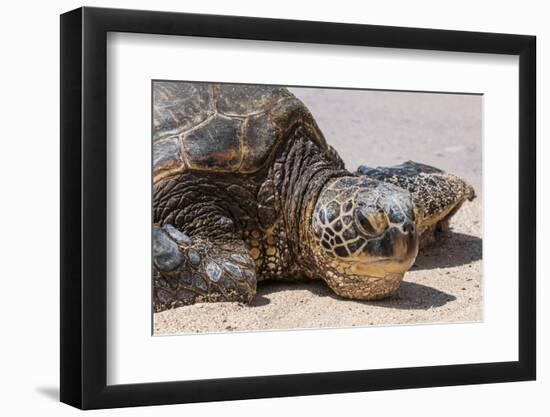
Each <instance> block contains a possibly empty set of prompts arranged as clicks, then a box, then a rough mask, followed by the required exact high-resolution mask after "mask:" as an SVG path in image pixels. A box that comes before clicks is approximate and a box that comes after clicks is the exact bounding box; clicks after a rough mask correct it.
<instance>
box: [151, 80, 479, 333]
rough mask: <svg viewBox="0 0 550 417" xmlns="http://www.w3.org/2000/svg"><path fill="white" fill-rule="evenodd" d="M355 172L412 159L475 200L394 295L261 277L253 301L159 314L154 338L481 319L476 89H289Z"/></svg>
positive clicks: (463, 210)
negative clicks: (454, 181)
mask: <svg viewBox="0 0 550 417" xmlns="http://www.w3.org/2000/svg"><path fill="white" fill-rule="evenodd" d="M293 92H294V93H295V94H296V95H297V96H298V97H300V98H301V99H302V100H303V101H304V102H305V103H306V104H307V105H308V107H309V108H310V109H311V111H312V113H313V114H314V116H315V118H316V120H317V122H318V124H319V126H320V127H321V129H322V131H323V132H324V134H325V136H326V137H327V140H328V142H329V143H330V144H331V145H333V146H334V147H335V148H336V149H337V150H338V152H339V153H340V155H341V156H342V158H343V159H344V161H345V162H346V166H347V167H348V169H350V170H354V169H355V167H356V166H357V165H359V164H368V165H372V166H376V165H392V164H396V163H400V162H403V161H405V160H408V159H412V160H415V161H418V162H423V163H427V164H431V165H435V166H437V167H440V168H442V169H445V170H447V171H449V172H453V173H455V174H458V175H460V176H462V177H463V178H465V179H466V180H468V181H469V182H470V183H471V184H472V185H473V186H474V187H475V189H476V192H477V194H478V198H477V199H476V200H474V201H473V202H471V203H465V204H464V205H463V207H462V208H461V210H460V211H459V212H458V213H457V215H456V216H455V217H454V218H453V219H452V221H451V230H450V231H449V232H447V233H446V234H445V235H444V236H443V239H442V240H441V241H439V242H438V243H437V244H436V245H434V246H433V247H431V248H429V249H427V250H425V251H423V252H421V253H420V254H419V256H418V257H417V260H416V262H415V264H414V265H413V267H412V268H411V270H410V271H409V272H407V274H406V275H405V279H404V281H403V283H402V285H401V288H400V290H399V292H398V294H396V295H395V296H393V297H392V298H389V299H387V300H384V301H376V302H364V301H354V300H346V299H342V298H339V297H338V296H336V295H334V294H333V293H332V291H331V290H330V289H329V288H328V287H327V286H326V284H325V283H324V282H323V281H307V282H261V283H259V285H258V293H257V295H256V298H255V300H254V302H253V303H252V305H243V304H239V303H228V302H226V303H201V304H196V305H193V306H186V307H180V308H177V309H173V310H169V311H164V312H161V313H156V314H155V315H154V325H153V327H154V334H155V335H168V334H178V333H179V334H181V333H190V332H191V333H202V332H224V331H252V330H276V329H296V328H321V327H354V326H357V327H364V326H380V325H399V324H419V323H451V322H470V321H479V320H482V316H483V303H482V293H483V288H482V190H481V184H482V180H481V168H482V167H481V165H482V164H481V161H482V157H481V131H482V129H481V105H482V98H481V97H480V96H473V95H448V94H415V93H396V92H380V91H371V92H364V91H351V92H350V91H341V90H310V89H293Z"/></svg>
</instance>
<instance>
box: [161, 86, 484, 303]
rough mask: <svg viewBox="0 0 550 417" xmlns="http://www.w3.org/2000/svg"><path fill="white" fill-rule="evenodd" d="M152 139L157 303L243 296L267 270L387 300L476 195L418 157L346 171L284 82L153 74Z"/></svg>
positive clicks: (350, 295)
mask: <svg viewBox="0 0 550 417" xmlns="http://www.w3.org/2000/svg"><path fill="white" fill-rule="evenodd" d="M152 135H153V138H152V139H153V230H152V240H153V299H154V310H155V311H161V310H165V309H168V308H173V307H177V306H180V305H186V304H192V303H195V302H198V301H241V302H250V301H251V300H252V299H253V297H254V294H255V293H256V285H257V282H258V281H262V280H267V279H304V278H306V279H307V278H321V279H324V280H325V281H326V283H327V284H328V285H329V287H330V288H331V289H332V290H333V291H334V292H335V293H336V294H338V295H340V296H342V297H347V298H352V299H361V300H374V299H381V298H384V297H388V296H390V295H392V294H394V293H395V292H396V291H397V290H398V288H399V285H400V282H401V280H402V279H403V275H404V273H405V272H406V271H407V270H408V269H409V268H410V267H411V266H412V264H413V262H414V260H415V258H416V256H417V253H418V250H419V246H421V243H422V242H423V241H430V240H432V239H433V236H434V234H435V233H436V232H437V230H439V229H441V228H443V227H445V225H446V224H447V223H448V220H449V218H450V217H451V216H452V215H453V214H454V213H455V212H456V210H457V209H458V208H459V207H460V205H461V204H462V203H463V202H464V201H465V200H467V199H470V200H471V199H473V198H474V196H475V193H474V190H473V188H472V187H471V186H470V185H468V184H467V183H466V182H464V181H463V180H462V179H460V178H458V177H456V176H454V175H451V174H447V173H444V172H443V171H441V170H439V169H436V168H433V167H430V166H427V165H423V164H419V163H415V162H405V163H404V164H402V165H399V166H395V167H389V168H380V167H378V168H369V167H366V166H361V167H359V169H358V170H357V171H356V172H354V173H351V172H350V171H348V170H346V168H345V166H344V163H343V162H342V160H341V159H340V157H339V156H338V154H337V153H336V151H335V150H334V149H333V148H332V147H331V146H329V145H328V144H327V142H326V141H325V138H324V136H323V134H322V132H321V131H320V129H319V127H318V126H317V124H316V122H315V120H314V119H313V116H312V115H311V113H310V112H309V110H308V109H307V108H306V107H305V105H304V104H303V103H302V102H301V101H300V100H298V99H297V98H296V97H295V96H294V95H293V94H291V93H290V92H289V91H288V90H287V89H285V88H282V87H273V86H259V85H238V84H211V83H198V82H172V81H170V82H169V81H154V82H153V133H152Z"/></svg>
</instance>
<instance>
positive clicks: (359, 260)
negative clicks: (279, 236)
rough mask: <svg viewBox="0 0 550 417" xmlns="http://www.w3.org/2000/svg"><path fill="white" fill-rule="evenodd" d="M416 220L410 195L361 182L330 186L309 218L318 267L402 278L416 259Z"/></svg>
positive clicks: (357, 179) (388, 186)
mask: <svg viewBox="0 0 550 417" xmlns="http://www.w3.org/2000/svg"><path fill="white" fill-rule="evenodd" d="M418 220H419V219H418V217H417V214H416V212H415V210H414V205H413V202H412V199H411V195H410V193H409V192H407V191H405V190H403V189H401V188H399V187H395V186H393V185H391V184H385V183H382V182H380V181H375V180H371V179H369V178H364V177H344V178H339V179H336V180H333V181H332V182H330V183H329V184H328V185H327V186H326V187H325V188H324V189H323V191H322V192H321V194H320V196H319V199H318V201H317V204H316V206H315V209H314V211H313V216H312V231H313V235H314V240H315V242H316V244H317V246H318V247H317V251H316V252H317V253H318V256H317V258H318V261H319V262H321V263H323V264H324V265H325V266H327V267H329V268H333V269H335V270H337V271H339V272H341V273H346V274H349V275H350V276H351V275H355V276H368V277H384V276H385V275H386V274H388V273H398V274H399V273H404V272H405V271H406V270H407V269H408V268H410V266H411V265H412V263H413V262H414V259H415V258H416V255H417V252H418V234H417V233H416V222H417V221H418Z"/></svg>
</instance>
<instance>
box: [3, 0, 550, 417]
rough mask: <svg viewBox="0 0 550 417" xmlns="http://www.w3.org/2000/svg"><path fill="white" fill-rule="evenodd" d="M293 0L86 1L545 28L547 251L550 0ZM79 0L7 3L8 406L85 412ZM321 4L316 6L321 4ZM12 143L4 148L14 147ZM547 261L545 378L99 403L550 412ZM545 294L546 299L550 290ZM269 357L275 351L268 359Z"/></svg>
mask: <svg viewBox="0 0 550 417" xmlns="http://www.w3.org/2000/svg"><path fill="white" fill-rule="evenodd" d="M310 3H311V5H308V4H307V2H296V1H292V0H289V1H286V0H279V1H273V2H258V1H254V0H250V1H245V0H234V1H231V2H224V1H222V0H218V1H216V0H203V1H200V2H186V3H184V2H179V1H168V0H157V1H155V2H152V1H139V0H133V1H132V0H128V1H119V2H115V1H94V0H89V1H88V2H87V5H89V6H104V7H123V8H138V9H158V10H168V11H181V12H198V13H215V14H233V15H249V16H265V17H280V18H292V19H308V20H325V21H340V22H354V23H370V24H380V25H395V26H416V27H429V28H441V29H461V30H474V31H492V32H509V33H521V34H532V35H537V37H538V40H537V42H538V70H537V71H538V74H539V78H538V89H537V93H538V120H539V122H538V123H539V124H538V138H539V145H540V146H539V150H538V162H539V164H538V166H539V182H538V184H539V185H538V190H539V199H538V208H539V229H538V236H539V250H538V253H539V259H540V258H542V256H543V255H544V254H545V253H547V252H548V250H550V244H549V243H550V238H549V237H548V236H550V221H549V220H548V217H546V218H543V217H542V216H540V213H544V212H548V211H549V210H550V200H549V194H548V192H546V193H545V194H542V191H543V184H544V183H545V180H548V179H549V175H550V168H548V166H547V167H542V166H541V165H542V163H541V162H542V161H543V160H544V159H543V158H546V159H547V158H549V157H550V148H549V146H548V144H546V143H542V140H541V138H543V137H545V136H548V134H549V127H548V126H549V124H548V122H547V120H542V117H541V115H542V114H544V110H546V107H547V106H546V104H547V103H548V97H550V91H549V89H550V87H549V83H548V82H547V80H545V79H544V77H541V75H542V74H543V73H544V72H546V73H548V67H549V65H548V64H549V59H550V48H549V47H548V45H549V43H550V27H549V26H548V22H547V18H545V16H547V13H545V7H544V6H545V4H544V2H536V1H529V0H526V1H522V2H517V1H515V2H505V1H499V2H497V1H486V2H478V1H469V0H464V1H460V2H452V3H443V2H437V1H422V0H418V1H414V2H407V1H396V2H391V3H390V2H386V3H384V2H372V3H371V2H353V1H351V0H350V1H345V0H342V1H339V2H324V3H320V2H315V3H314V6H313V2H310ZM80 5H81V4H80V3H79V2H76V1H69V0H61V1H57V2H55V3H48V2H38V1H34V2H30V1H29V2H9V3H6V4H4V6H3V8H2V24H1V25H0V30H1V34H2V36H1V38H0V39H1V42H2V65H1V66H0V71H1V73H2V81H3V85H2V100H1V101H0V106H1V110H2V111H1V113H0V114H2V134H3V141H2V143H3V148H2V156H3V157H2V163H1V164H0V170H1V175H0V178H1V181H2V190H3V199H2V203H3V204H1V205H0V219H1V224H2V229H1V230H2V235H1V238H0V245H1V248H0V249H1V251H0V253H1V254H2V256H1V259H2V261H3V262H2V269H1V270H2V274H1V276H2V279H3V286H2V291H3V297H2V302H1V303H0V310H1V313H2V314H1V315H0V317H1V318H2V319H1V320H2V344H1V345H0V346H1V347H0V369H1V370H2V378H1V379H0V386H1V391H0V392H2V401H1V402H0V409H1V410H2V414H3V415H31V413H32V412H34V413H35V414H37V413H40V414H41V415H59V416H68V415H76V414H77V412H76V410H74V409H72V408H70V407H68V406H65V405H62V404H59V403H58V402H57V401H58V400H57V397H58V392H59V388H58V378H59V371H58V368H59V362H58V349H59V342H58V340H59V325H58V311H59V307H58V306H59V295H58V294H59V290H58V276H59V232H58V230H59V214H58V213H59V187H58V183H59V139H58V138H59V17H58V15H59V14H60V13H62V12H64V11H67V10H70V9H73V8H76V7H79V6H80ZM312 6H313V7H312ZM6 146H7V148H6ZM539 266H540V268H539V273H538V276H539V286H538V294H539V297H538V299H539V303H538V306H539V309H538V312H539V324H538V330H539V333H538V334H539V338H538V349H539V362H538V364H539V365H538V381H536V382H528V383H508V384H499V385H484V386H467V387H450V388H435V389H422V390H402V391H390V392H376V393H359V394H345V395H325V396H315V397H304V398H286V399H270V400H255V401H237V402H232V403H211V404H195V405H180V406H170V407H154V408H151V407H148V408H140V409H126V410H115V411H113V410H110V411H100V412H97V413H94V415H102V416H103V415H115V414H116V415H132V416H134V415H138V416H147V415H163V416H164V415H182V414H192V413H195V414H201V415H218V416H219V415H223V416H232V415H241V416H242V415H262V416H264V415H273V416H275V415H281V414H283V415H284V414H289V415H294V414H305V413H307V415H319V416H321V415H323V416H325V415H326V416H333V415H335V414H341V413H350V412H358V413H369V414H371V415H398V414H401V415H408V416H417V415H422V416H440V415H446V416H465V415H484V414H489V415H497V414H498V415H534V416H536V415H548V411H549V410H548V409H549V408H550V407H549V406H548V403H547V401H546V398H545V395H544V394H546V393H547V392H548V391H549V390H550V382H549V378H550V365H549V361H548V358H547V357H546V355H545V353H546V352H548V350H549V342H550V341H549V336H550V330H549V326H548V325H547V323H546V321H547V318H548V316H549V314H550V307H549V305H550V304H549V303H547V302H546V303H545V302H544V301H545V297H546V295H547V294H548V293H549V290H550V284H549V283H548V281H547V280H545V278H546V276H547V275H548V273H549V272H550V271H549V270H548V269H549V268H548V265H547V264H543V263H542V262H541V263H540V265H539ZM543 297H544V298H543ZM266 360H268V358H266Z"/></svg>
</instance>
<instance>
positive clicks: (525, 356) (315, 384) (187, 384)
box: [60, 7, 536, 409]
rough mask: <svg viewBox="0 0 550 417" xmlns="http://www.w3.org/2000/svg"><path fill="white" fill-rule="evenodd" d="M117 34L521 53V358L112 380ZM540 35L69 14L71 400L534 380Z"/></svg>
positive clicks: (67, 348)
mask: <svg viewBox="0 0 550 417" xmlns="http://www.w3.org/2000/svg"><path fill="white" fill-rule="evenodd" d="M108 32H132V33H147V34H163V35H175V36H177V35H186V36H199V37H214V38H235V39H254V40H269V41H285V42H305V43H318V44H332V45H358V46H371V47H373V46H374V47H384V48H404V49H421V50H440V51H456V52H476V53H491V54H508V55H516V56H519V103H518V109H519V132H518V138H519V154H518V158H519V271H518V272H519V278H520V279H519V294H518V296H519V329H518V330H519V358H518V359H519V360H518V361H513V362H496V363H477V364H467V365H455V364H449V365H445V366H428V367H412V368H400V369H377V370H356V371H344V372H326V373H309V374H292V375H272V376H255V377H239V378H228V379H209V380H199V381H173V382H162V383H140V384H129V385H112V386H109V385H107V383H106V381H107V379H106V375H107V368H106V367H107V339H106V337H107V335H106V329H107V312H106V307H107V305H106V299H107V285H106V257H107V253H106V238H107V217H106V214H107V204H106V199H107V198H106V191H107V181H108V178H107V173H106V167H107V166H106V161H107V139H106V138H107V136H106V127H107V112H106V95H107V83H106V81H107V79H106V77H107V73H106V44H107V42H106V39H107V33H108ZM535 45H536V38H535V37H534V36H524V35H510V34H495V33H481V32H462V31H449V30H432V29H416V28H404V27H388V26H372V25H358V24H341V23H322V22H312V21H293V20H277V19H265V18H261V19H260V18H251V17H233V16H216V15H199V14H185V13H168V12H153V11H136V10H119V9H102V8H88V7H85V8H80V9H77V10H73V11H71V12H68V13H65V14H63V15H61V54H60V56H61V310H60V315H61V358H60V359H61V382H60V383H61V401H62V402H64V403H67V404H70V405H73V406H75V407H79V408H82V409H93V408H111V407H124V406H142V405H155V404H174V403H188V402H200V401H217V400H237V399H249V398H263V397H282V396H299V395H313V394H328V393H344V392H357V391H375V390H387V389H402V388H421V387H434V386H449V385H464V384H482V383H496V382H507V381H525V380H533V379H535V377H536V314H535V312H536V304H535V302H536V294H535V292H536V283H535V281H536V259H535V257H536V255H535V254H536V157H535V156H536V145H535V135H536V132H535V124H536V120H535V107H536V92H535V86H536V84H535V83H536V81H535V79H536V77H535V62H536V56H535V50H536V47H535Z"/></svg>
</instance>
